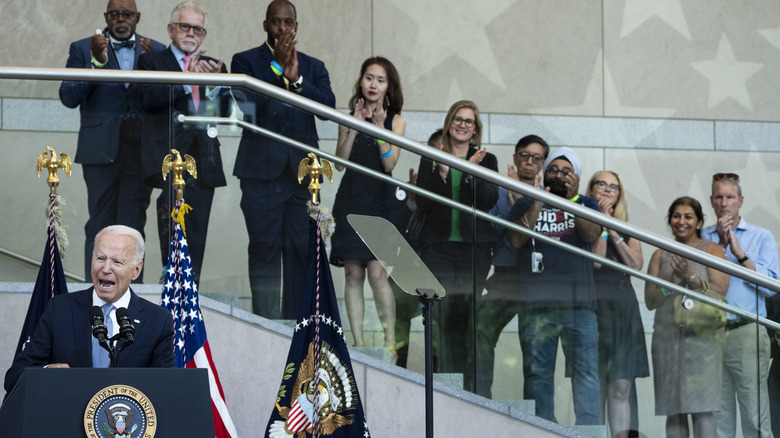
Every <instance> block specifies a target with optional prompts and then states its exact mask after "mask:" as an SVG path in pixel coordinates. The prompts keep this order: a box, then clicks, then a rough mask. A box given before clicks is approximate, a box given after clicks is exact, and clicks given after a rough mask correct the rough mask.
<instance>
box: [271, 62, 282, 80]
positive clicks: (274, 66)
mask: <svg viewBox="0 0 780 438" xmlns="http://www.w3.org/2000/svg"><path fill="white" fill-rule="evenodd" d="M271 70H273V72H274V74H276V76H281V75H282V73H284V69H283V68H282V66H281V65H279V63H278V62H276V61H271Z"/></svg>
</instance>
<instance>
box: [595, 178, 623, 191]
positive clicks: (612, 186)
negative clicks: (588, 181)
mask: <svg viewBox="0 0 780 438" xmlns="http://www.w3.org/2000/svg"><path fill="white" fill-rule="evenodd" d="M593 186H599V188H600V189H601V190H606V189H607V188H609V189H610V190H612V191H613V192H619V191H620V184H607V182H606V181H601V180H598V181H593V184H592V185H591V187H593Z"/></svg>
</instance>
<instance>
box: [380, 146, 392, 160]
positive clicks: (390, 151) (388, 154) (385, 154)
mask: <svg viewBox="0 0 780 438" xmlns="http://www.w3.org/2000/svg"><path fill="white" fill-rule="evenodd" d="M390 155H393V148H392V147H391V148H390V150H389V151H387V152H385V153H384V154H382V155H380V156H379V158H382V159H384V158H387V157H389V156H390Z"/></svg>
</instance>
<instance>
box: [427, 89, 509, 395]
mask: <svg viewBox="0 0 780 438" xmlns="http://www.w3.org/2000/svg"><path fill="white" fill-rule="evenodd" d="M442 150H443V151H444V152H447V153H449V154H452V155H453V156H455V157H457V158H460V159H462V160H464V161H469V162H471V163H473V164H477V165H479V166H482V167H484V168H487V169H490V170H492V171H494V172H498V161H497V160H496V157H495V155H493V154H490V153H488V152H487V151H486V150H485V149H484V148H482V120H481V119H480V117H479V108H478V107H477V104H476V103H474V102H472V101H469V100H461V101H458V102H455V103H454V104H453V105H452V107H450V110H449V111H448V112H447V117H446V118H445V120H444V130H443V134H442ZM417 186H418V187H420V188H423V189H426V190H430V191H432V192H434V193H436V194H439V195H441V196H444V197H447V198H449V199H452V200H453V201H456V202H460V203H461V204H465V205H470V206H471V207H473V208H475V209H477V210H482V211H484V212H487V211H488V210H490V209H491V208H492V207H493V206H494V205H495V204H496V201H497V200H498V187H497V186H495V185H494V184H492V183H489V182H487V181H484V180H482V179H480V178H477V177H474V176H472V175H469V174H468V173H466V172H462V171H460V170H458V169H454V168H450V166H448V165H446V164H444V163H436V162H434V161H432V160H430V159H428V158H422V159H421V160H420V167H419V169H418V172H417ZM417 205H418V208H420V209H422V210H423V211H424V212H425V223H424V224H423V228H422V231H421V232H420V249H419V250H420V258H421V259H422V260H423V262H425V264H426V266H428V268H429V269H430V270H431V272H432V273H433V274H434V275H435V276H436V278H437V279H438V280H439V282H440V283H441V284H442V286H444V289H445V290H446V291H447V297H446V298H445V299H443V300H442V301H441V302H439V303H437V305H436V306H434V310H433V311H434V321H435V323H436V325H435V328H436V330H435V333H434V336H436V340H437V341H438V342H435V343H434V344H435V348H434V354H435V356H436V357H435V359H436V371H437V372H443V373H462V374H463V377H464V386H465V388H466V389H468V390H473V387H474V372H473V365H472V364H473V359H474V351H475V350H474V339H473V336H472V331H473V324H474V321H473V316H472V314H473V308H474V307H473V306H474V303H475V296H476V295H475V294H479V293H481V292H482V289H483V287H484V284H485V279H486V278H487V274H488V271H489V270H490V261H491V254H492V249H493V246H495V242H496V236H495V233H494V232H493V229H492V227H491V225H490V222H487V221H483V220H481V219H477V218H476V217H475V216H474V215H472V214H468V213H463V212H461V211H460V210H456V209H453V208H451V207H449V206H446V205H444V204H440V203H438V202H434V201H432V200H430V199H428V198H425V197H422V196H419V197H417Z"/></svg>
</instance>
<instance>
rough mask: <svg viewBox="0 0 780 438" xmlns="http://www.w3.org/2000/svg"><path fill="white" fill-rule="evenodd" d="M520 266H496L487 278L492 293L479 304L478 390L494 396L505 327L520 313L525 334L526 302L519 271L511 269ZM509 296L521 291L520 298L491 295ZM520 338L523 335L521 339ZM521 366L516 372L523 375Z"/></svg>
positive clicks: (520, 322)
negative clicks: (519, 281) (498, 344)
mask: <svg viewBox="0 0 780 438" xmlns="http://www.w3.org/2000/svg"><path fill="white" fill-rule="evenodd" d="M509 269H512V270H517V268H501V267H496V271H495V273H494V274H493V276H491V277H490V279H488V281H487V288H488V295H487V298H486V299H482V300H479V304H478V306H477V377H476V383H477V391H476V392H477V394H479V395H481V396H483V397H486V398H492V397H493V392H492V390H491V388H492V386H493V368H494V366H495V358H496V352H495V349H496V344H497V343H498V338H499V336H501V332H502V331H503V329H504V327H505V326H506V325H507V324H509V322H510V321H512V318H514V317H515V315H517V317H518V321H517V333H518V335H520V334H521V328H522V326H523V317H524V314H525V305H526V304H525V302H524V301H521V300H520V298H519V295H520V293H519V286H518V284H517V278H518V276H517V272H509V271H508V270H509ZM491 294H493V295H499V296H501V297H508V296H511V295H513V294H514V295H518V297H517V299H508V298H497V299H491V298H490V295H491ZM518 342H519V339H518ZM521 373H522V370H521V369H518V370H517V374H516V375H518V376H519V375H521Z"/></svg>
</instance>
